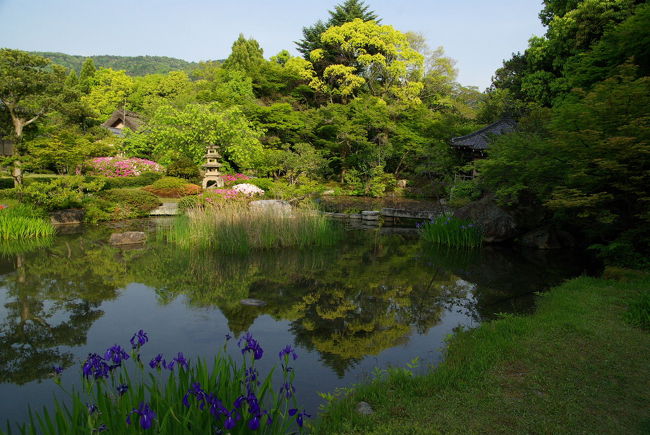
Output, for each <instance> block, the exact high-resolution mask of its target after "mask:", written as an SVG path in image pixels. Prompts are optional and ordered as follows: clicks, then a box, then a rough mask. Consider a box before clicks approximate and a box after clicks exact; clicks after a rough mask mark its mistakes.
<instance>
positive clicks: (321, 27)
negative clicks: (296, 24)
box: [295, 0, 381, 60]
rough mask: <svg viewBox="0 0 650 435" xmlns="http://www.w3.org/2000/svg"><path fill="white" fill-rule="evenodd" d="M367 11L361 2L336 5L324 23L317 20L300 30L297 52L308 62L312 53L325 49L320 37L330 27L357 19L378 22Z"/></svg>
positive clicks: (352, 1)
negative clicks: (300, 37)
mask: <svg viewBox="0 0 650 435" xmlns="http://www.w3.org/2000/svg"><path fill="white" fill-rule="evenodd" d="M369 9H370V7H369V6H367V5H366V4H365V3H364V2H363V1H361V0H345V1H344V2H343V3H341V4H338V5H336V6H335V7H334V10H333V11H329V12H328V13H329V16H330V17H329V19H328V20H327V22H326V23H323V22H322V21H321V20H319V21H317V22H316V23H315V24H314V25H312V26H309V27H303V28H302V35H303V39H302V40H300V41H298V42H296V43H295V44H296V45H297V49H298V51H299V52H300V53H301V54H302V55H303V57H304V58H305V59H307V60H309V58H310V54H311V52H312V51H314V50H316V49H319V48H321V49H322V48H325V47H324V46H323V43H322V41H321V35H322V34H323V33H324V32H325V31H326V30H327V29H328V28H330V27H332V26H340V25H342V24H345V23H347V22H350V21H354V20H355V19H357V18H359V19H361V20H363V21H375V22H380V21H381V20H380V19H379V17H378V16H377V14H375V13H374V12H373V11H371V10H369Z"/></svg>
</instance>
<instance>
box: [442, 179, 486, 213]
mask: <svg viewBox="0 0 650 435" xmlns="http://www.w3.org/2000/svg"><path fill="white" fill-rule="evenodd" d="M481 195H482V192H481V188H480V187H479V185H478V181H477V179H471V180H459V181H456V182H455V183H454V185H453V186H452V187H451V189H450V193H449V202H450V204H451V205H452V206H454V207H462V206H463V205H466V204H469V203H470V202H472V201H476V200H478V199H480V198H481Z"/></svg>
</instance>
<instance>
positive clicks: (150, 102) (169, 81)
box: [128, 71, 190, 113]
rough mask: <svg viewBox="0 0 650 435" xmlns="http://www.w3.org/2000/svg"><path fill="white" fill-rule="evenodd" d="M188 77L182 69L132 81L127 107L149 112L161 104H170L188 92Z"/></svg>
mask: <svg viewBox="0 0 650 435" xmlns="http://www.w3.org/2000/svg"><path fill="white" fill-rule="evenodd" d="M189 87H190V78H189V77H188V75H187V73H185V72H183V71H173V72H170V73H169V74H166V75H162V74H150V75H147V76H144V77H137V78H135V79H134V81H133V93H132V94H131V95H129V99H128V107H129V109H131V110H134V111H135V112H140V111H143V112H145V113H151V112H152V111H154V110H155V109H156V107H158V106H160V105H162V104H171V103H174V102H175V101H176V99H178V98H179V97H180V96H182V95H184V94H185V93H186V92H188V90H189Z"/></svg>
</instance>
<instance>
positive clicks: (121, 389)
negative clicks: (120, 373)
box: [117, 384, 129, 396]
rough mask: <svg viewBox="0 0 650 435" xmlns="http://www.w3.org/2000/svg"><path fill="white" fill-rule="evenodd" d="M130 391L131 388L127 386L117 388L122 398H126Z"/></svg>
mask: <svg viewBox="0 0 650 435" xmlns="http://www.w3.org/2000/svg"><path fill="white" fill-rule="evenodd" d="M128 390H129V386H128V385H126V384H122V385H118V386H117V392H118V393H119V395H120V396H124V394H126V392H127V391H128Z"/></svg>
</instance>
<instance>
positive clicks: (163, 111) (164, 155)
mask: <svg viewBox="0 0 650 435" xmlns="http://www.w3.org/2000/svg"><path fill="white" fill-rule="evenodd" d="M260 135H261V132H260V131H258V130H257V129H255V128H254V127H253V126H252V125H251V123H250V122H249V121H248V119H246V117H245V116H244V114H243V113H242V111H241V109H239V108H238V107H230V108H224V107H223V106H221V105H219V104H216V103H213V104H188V105H187V106H185V107H184V108H183V109H177V108H174V107H172V106H169V105H164V106H160V107H159V108H158V109H157V110H156V112H155V113H154V114H153V116H152V117H151V119H150V120H149V122H148V123H147V125H146V128H143V129H142V131H141V132H138V133H133V134H130V135H128V136H127V138H126V141H125V143H124V150H125V151H126V152H127V153H129V154H131V155H153V156H155V157H156V159H157V160H158V161H160V162H161V163H165V164H168V163H170V162H171V161H172V160H174V159H175V158H176V157H178V156H186V157H189V158H191V159H192V160H193V161H194V163H196V164H201V163H203V162H204V161H205V160H204V156H205V152H206V147H207V146H208V145H212V144H217V145H219V146H220V147H221V150H222V154H223V157H224V158H225V159H226V163H229V164H231V166H232V167H233V168H234V169H239V170H245V169H250V168H251V167H252V166H253V162H255V160H256V159H257V158H258V156H259V154H260V153H261V152H262V145H261V143H260V141H259V137H260Z"/></svg>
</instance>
